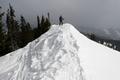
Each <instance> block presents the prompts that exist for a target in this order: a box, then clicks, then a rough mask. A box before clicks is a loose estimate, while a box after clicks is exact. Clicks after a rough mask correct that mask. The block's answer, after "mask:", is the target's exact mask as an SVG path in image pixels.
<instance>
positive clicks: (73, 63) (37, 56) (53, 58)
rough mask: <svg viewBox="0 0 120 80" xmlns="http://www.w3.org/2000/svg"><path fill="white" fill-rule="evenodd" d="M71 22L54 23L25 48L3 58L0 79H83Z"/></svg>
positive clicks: (0, 60)
mask: <svg viewBox="0 0 120 80" xmlns="http://www.w3.org/2000/svg"><path fill="white" fill-rule="evenodd" d="M74 30H75V31H77V30H76V29H75V28H74V27H73V26H72V25H70V24H64V25H63V26H59V25H53V26H51V29H50V30H49V31H48V32H46V33H45V34H43V35H42V36H41V37H39V38H38V39H36V40H34V41H32V42H30V43H29V44H28V45H27V46H26V47H24V48H22V49H19V50H17V51H14V52H12V53H9V54H8V55H5V56H3V57H1V58H0V80H84V78H83V75H82V71H83V69H82V67H81V66H80V59H79V57H78V53H79V49H80V47H79V45H77V41H76V37H75V36H74V35H73V32H75V31H74Z"/></svg>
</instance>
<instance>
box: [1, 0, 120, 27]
mask: <svg viewBox="0 0 120 80" xmlns="http://www.w3.org/2000/svg"><path fill="white" fill-rule="evenodd" d="M9 3H11V4H12V6H14V9H15V10H16V14H17V15H24V16H25V17H26V18H27V20H29V21H30V22H32V24H36V23H35V22H36V16H37V15H39V16H41V15H42V14H44V15H46V14H47V12H50V15H51V20H52V23H53V24H54V23H56V24H57V23H58V17H59V16H60V15H63V17H64V18H65V21H64V22H69V23H71V24H73V25H75V26H77V27H80V26H85V27H98V28H109V27H113V28H119V26H120V0H0V5H1V6H2V7H3V9H4V10H6V9H7V8H8V6H9V5H8V4H9Z"/></svg>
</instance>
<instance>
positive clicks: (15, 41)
mask: <svg viewBox="0 0 120 80" xmlns="http://www.w3.org/2000/svg"><path fill="white" fill-rule="evenodd" d="M3 17H6V21H4V20H3ZM36 19H37V26H36V27H35V28H33V27H32V26H31V25H30V23H29V22H27V21H26V19H25V17H24V16H23V15H20V20H16V15H15V10H14V8H13V6H11V5H10V4H9V8H8V10H7V11H6V12H5V13H4V12H2V7H0V56H3V55H5V54H7V53H9V52H12V51H14V50H17V49H19V48H21V47H24V46H25V45H26V44H27V43H28V42H30V41H32V40H34V39H36V38H38V37H39V36H41V35H42V34H43V33H45V32H46V31H48V30H49V29H50V26H51V22H50V13H48V14H47V17H45V16H44V15H42V17H40V16H37V17H36ZM5 25H6V26H5Z"/></svg>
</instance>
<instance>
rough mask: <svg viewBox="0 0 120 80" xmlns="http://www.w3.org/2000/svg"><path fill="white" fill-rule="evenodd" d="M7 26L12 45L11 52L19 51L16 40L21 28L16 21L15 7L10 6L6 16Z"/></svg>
mask: <svg viewBox="0 0 120 80" xmlns="http://www.w3.org/2000/svg"><path fill="white" fill-rule="evenodd" d="M6 24H7V28H8V36H7V37H8V39H9V43H10V46H9V47H10V48H11V50H12V51H13V50H16V49H18V45H17V38H16V36H17V35H16V33H18V31H19V26H18V25H17V24H18V23H17V21H16V20H15V10H14V9H13V7H12V6H11V5H10V4H9V9H8V11H7V15H6Z"/></svg>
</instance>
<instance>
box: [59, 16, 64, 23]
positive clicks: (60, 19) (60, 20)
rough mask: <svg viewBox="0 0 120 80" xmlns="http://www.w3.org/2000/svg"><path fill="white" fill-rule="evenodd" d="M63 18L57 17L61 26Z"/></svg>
mask: <svg viewBox="0 0 120 80" xmlns="http://www.w3.org/2000/svg"><path fill="white" fill-rule="evenodd" d="M63 20H64V18H63V17H62V16H60V17H59V25H63Z"/></svg>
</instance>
